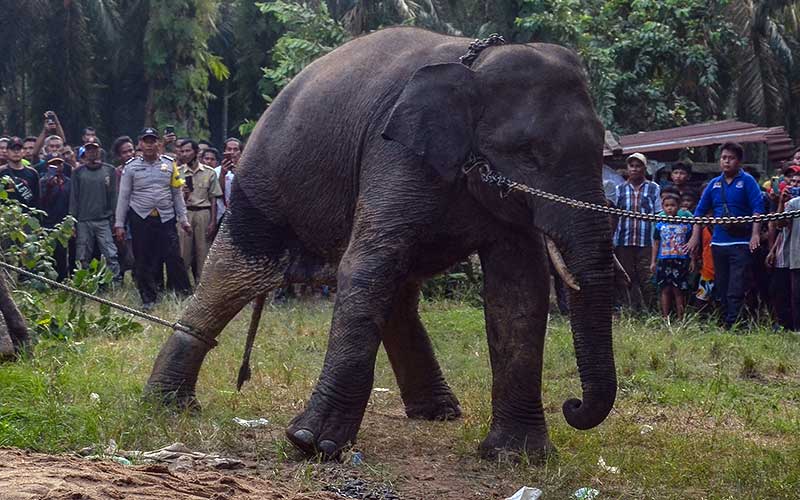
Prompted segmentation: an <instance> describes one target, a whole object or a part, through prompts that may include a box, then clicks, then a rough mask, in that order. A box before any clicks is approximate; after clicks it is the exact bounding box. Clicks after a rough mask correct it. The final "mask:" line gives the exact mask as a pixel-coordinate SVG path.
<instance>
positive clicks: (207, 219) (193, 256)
mask: <svg viewBox="0 0 800 500" xmlns="http://www.w3.org/2000/svg"><path fill="white" fill-rule="evenodd" d="M178 172H179V173H180V176H181V179H182V180H183V181H184V183H185V184H188V182H186V178H187V177H191V178H192V182H191V187H192V191H191V192H189V193H188V196H187V197H186V210H187V213H186V216H187V218H188V219H189V225H191V226H192V234H187V233H186V232H185V231H180V232H179V233H178V235H179V239H180V245H181V257H182V258H183V263H184V264H185V265H186V273H187V274H189V272H190V269H191V267H192V261H193V260H194V264H195V265H194V268H195V274H194V277H195V283H197V282H198V281H199V280H200V275H201V274H202V272H203V264H204V263H205V261H206V255H208V248H209V247H210V246H211V240H210V239H209V238H208V237H207V236H206V231H207V229H208V226H209V225H210V224H211V223H212V221H211V207H212V204H214V203H216V201H217V198H218V197H220V196H222V189H221V188H220V186H219V182H217V174H216V172H214V169H213V168H211V167H209V166H207V165H203V164H202V163H198V164H197V169H196V170H192V169H190V168H189V166H188V165H181V166H180V167H179V168H178Z"/></svg>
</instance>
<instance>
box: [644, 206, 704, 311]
mask: <svg viewBox="0 0 800 500" xmlns="http://www.w3.org/2000/svg"><path fill="white" fill-rule="evenodd" d="M680 202H681V200H680V197H679V196H678V195H676V194H674V193H667V194H666V195H664V196H663V198H662V201H661V205H662V207H663V209H664V213H665V214H666V215H670V216H676V215H678V210H679V208H678V207H679V206H680ZM691 234H692V225H691V224H680V223H670V222H658V223H656V225H655V229H654V232H653V251H652V259H651V261H650V271H651V272H653V273H655V276H656V284H657V285H658V288H659V291H660V294H661V315H662V316H663V317H664V318H667V317H669V313H670V311H671V310H672V306H673V304H674V306H675V313H676V315H677V317H678V319H679V320H680V319H683V314H684V311H685V309H686V296H685V295H684V294H685V292H686V291H688V290H689V282H688V279H687V278H688V275H689V272H690V271H691V270H694V266H695V259H694V256H690V255H688V254H687V252H686V248H685V245H686V243H687V242H688V241H689V237H690V236H691Z"/></svg>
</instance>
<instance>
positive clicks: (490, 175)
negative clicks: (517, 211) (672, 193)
mask: <svg viewBox="0 0 800 500" xmlns="http://www.w3.org/2000/svg"><path fill="white" fill-rule="evenodd" d="M475 167H477V168H478V172H479V173H480V176H481V180H482V181H483V182H485V183H487V184H490V185H494V186H497V187H498V188H500V197H501V198H506V197H507V196H508V194H509V193H510V192H511V191H520V192H523V193H527V194H529V195H532V196H536V197H539V198H543V199H545V200H547V201H553V202H556V203H561V204H563V205H567V206H569V207H573V208H578V209H582V210H590V211H593V212H600V213H603V214H608V215H616V216H618V217H629V218H631V219H638V220H642V221H645V222H669V223H672V224H676V223H677V224H737V223H752V222H764V221H767V222H769V221H778V220H787V219H794V218H796V217H800V210H790V211H788V212H780V213H772V214H763V215H745V216H740V217H680V216H677V215H655V214H643V213H639V212H631V211H630V210H623V209H621V208H616V207H607V206H605V205H599V204H597V203H590V202H588V201H580V200H575V199H572V198H567V197H566V196H561V195H558V194H554V193H549V192H547V191H543V190H541V189H537V188H532V187H530V186H526V185H525V184H522V183H520V182H516V181H512V180H511V179H509V178H508V177H505V176H503V175H502V174H500V173H498V172H496V171H494V170H493V169H492V166H491V165H490V164H489V162H488V160H486V159H485V158H482V157H480V156H475V155H473V156H471V157H470V159H469V160H467V162H466V163H465V164H464V167H463V168H462V170H463V171H464V173H469V172H470V171H472V169H474V168H475Z"/></svg>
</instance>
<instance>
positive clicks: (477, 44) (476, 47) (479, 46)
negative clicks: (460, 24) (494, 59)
mask: <svg viewBox="0 0 800 500" xmlns="http://www.w3.org/2000/svg"><path fill="white" fill-rule="evenodd" d="M505 44H506V39H505V38H503V37H502V36H500V35H498V34H497V33H492V34H491V35H489V38H484V39H483V40H481V39H480V38H476V39H475V40H473V41H472V43H471V44H469V48H468V49H467V53H466V54H464V55H463V56H461V57H459V58H458V60H459V62H460V63H461V64H463V65H464V66H466V67H468V68H471V67H472V63H474V62H475V59H477V58H478V56H479V55H481V52H483V51H484V50H485V49H488V48H489V47H491V46H493V45H505Z"/></svg>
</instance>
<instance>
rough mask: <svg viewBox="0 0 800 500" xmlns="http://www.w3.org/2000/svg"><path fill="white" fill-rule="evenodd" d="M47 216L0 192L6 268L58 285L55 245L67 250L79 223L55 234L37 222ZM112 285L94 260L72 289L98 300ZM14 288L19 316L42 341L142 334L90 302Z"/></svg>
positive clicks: (22, 283) (37, 287)
mask: <svg viewBox="0 0 800 500" xmlns="http://www.w3.org/2000/svg"><path fill="white" fill-rule="evenodd" d="M0 181H2V182H9V181H10V179H9V178H8V177H3V178H2V179H1V180H0ZM43 214H44V213H43V212H42V211H41V210H30V209H27V208H23V207H22V205H21V204H20V203H19V202H17V201H16V200H9V199H8V195H7V193H6V191H5V190H0V258H1V259H2V260H3V262H6V263H8V264H11V265H14V266H17V267H22V268H25V269H28V270H29V271H30V272H32V273H35V274H38V275H40V276H44V277H47V278H50V279H55V278H56V277H57V275H56V272H55V268H54V265H55V260H54V259H53V251H54V250H55V247H56V245H59V244H60V245H62V246H65V247H66V246H67V245H68V242H69V239H70V238H71V237H72V234H73V231H74V227H75V219H73V218H72V217H70V216H67V217H66V218H65V219H64V220H63V221H62V222H61V223H59V224H57V225H56V226H55V227H54V228H45V227H43V226H42V225H41V224H40V223H39V219H38V217H40V216H42V215H43ZM0 272H5V270H2V271H0ZM111 279H112V274H111V271H110V270H109V269H108V268H107V267H106V265H105V260H103V261H101V262H98V261H97V260H93V261H92V262H91V264H90V266H89V268H87V269H78V270H77V271H76V272H75V274H74V275H73V276H72V278H71V280H69V281H68V284H69V285H71V286H73V287H75V288H77V289H79V290H82V291H84V292H88V293H91V294H97V293H98V292H99V291H100V290H101V288H103V287H107V286H108V285H109V284H110V283H111ZM11 283H12V284H14V286H12V289H13V292H12V293H13V294H14V298H15V301H16V303H17V305H18V306H19V308H20V311H21V312H22V314H23V316H24V317H25V319H26V321H27V322H28V325H29V327H30V328H31V329H32V330H33V331H34V333H35V334H37V335H38V336H39V337H55V338H60V339H68V338H73V339H77V338H81V337H84V336H86V335H89V334H94V333H100V332H102V333H105V334H106V335H111V336H117V335H123V334H127V333H131V332H135V331H138V330H139V329H141V326H140V325H139V324H138V323H136V322H134V321H133V320H132V319H130V318H128V317H123V316H120V315H116V314H112V312H111V310H110V308H109V307H108V306H105V305H104V306H101V307H100V308H99V312H98V313H97V314H95V313H93V312H92V311H91V310H90V308H89V307H88V305H87V300H86V299H84V298H82V297H79V296H77V295H73V294H71V293H68V292H66V291H58V292H57V293H54V292H53V290H51V289H50V288H49V287H48V286H47V285H45V284H43V283H41V282H39V281H36V280H34V279H25V280H18V281H16V282H15V281H11Z"/></svg>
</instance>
